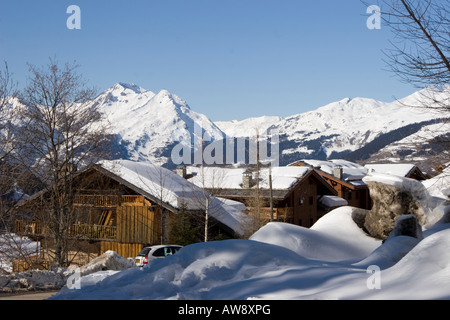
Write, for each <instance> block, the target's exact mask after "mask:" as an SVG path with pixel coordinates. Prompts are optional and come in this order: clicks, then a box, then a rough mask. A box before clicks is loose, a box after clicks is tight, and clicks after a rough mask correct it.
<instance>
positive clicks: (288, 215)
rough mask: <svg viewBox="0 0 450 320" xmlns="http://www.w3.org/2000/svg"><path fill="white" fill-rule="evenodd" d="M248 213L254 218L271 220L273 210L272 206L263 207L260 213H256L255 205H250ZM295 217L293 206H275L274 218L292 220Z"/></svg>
mask: <svg viewBox="0 0 450 320" xmlns="http://www.w3.org/2000/svg"><path fill="white" fill-rule="evenodd" d="M248 214H249V215H250V216H252V217H254V218H258V219H262V220H266V221H270V218H271V212H270V208H268V207H263V208H260V211H259V213H255V209H254V208H253V207H248ZM292 217H293V208H291V207H286V208H273V219H274V221H279V222H285V221H290V220H291V219H292Z"/></svg>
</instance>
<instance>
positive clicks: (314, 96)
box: [0, 0, 416, 121]
mask: <svg viewBox="0 0 450 320" xmlns="http://www.w3.org/2000/svg"><path fill="white" fill-rule="evenodd" d="M373 2H374V4H376V2H377V1H376V0H374V1H373ZM69 5H78V6H79V7H80V9H81V30H69V29H68V28H67V26H66V21H67V19H68V18H69V17H70V14H68V13H66V10H67V7H68V6H69ZM366 9H367V7H366V6H365V5H364V4H363V3H362V2H361V1H360V0H345V1H336V0H318V1H301V0H277V1H274V0H270V1H269V0H239V1H236V0H221V1H219V0H164V1H153V0H145V1H144V0H131V1H123V0H122V1H116V0H109V1H105V0H70V1H65V0H53V1H51V0H40V1H23V0H15V1H2V2H1V3H0V60H5V61H6V62H7V63H8V65H9V68H10V70H11V72H13V74H14V78H15V80H16V81H18V82H19V84H20V85H21V86H23V85H24V84H25V82H26V77H27V75H28V67H27V65H26V63H27V62H28V63H31V64H33V65H37V66H42V65H45V64H47V63H48V61H49V57H54V58H56V59H57V60H58V61H59V62H71V61H74V60H76V62H77V63H78V64H79V65H80V68H79V69H78V71H79V72H80V73H81V74H82V75H83V76H84V78H85V79H86V80H88V81H89V84H90V85H92V86H95V87H96V88H97V89H98V91H99V92H100V91H103V90H105V89H107V88H109V87H111V86H112V85H114V84H115V83H117V82H130V83H135V84H137V85H140V86H141V87H143V88H145V89H149V90H151V91H154V92H158V91H159V90H161V89H167V90H169V91H170V92H172V93H174V94H176V95H178V96H180V97H181V98H182V99H184V100H186V101H187V103H188V104H189V105H190V106H191V108H192V109H194V110H195V111H197V112H201V113H204V114H206V115H207V116H209V117H210V118H211V119H212V120H214V121H217V120H233V119H236V120H242V119H245V118H248V117H256V116H262V115H278V116H282V117H286V116H290V115H294V114H298V113H302V112H305V111H309V110H313V109H316V108H317V107H320V106H323V105H325V104H328V103H330V102H333V101H337V100H341V99H343V98H345V97H350V98H354V97H367V98H374V99H378V100H382V101H393V100H394V98H395V97H397V98H401V97H404V96H407V95H409V94H411V93H412V92H414V91H415V90H416V89H415V88H413V87H412V86H409V85H406V84H403V83H401V82H400V81H399V80H398V79H397V78H395V77H394V75H393V74H392V73H390V72H388V71H387V70H386V65H385V63H384V62H383V54H382V52H381V50H383V49H387V48H388V47H389V42H388V41H389V39H390V38H392V33H391V32H390V30H389V29H388V28H387V27H386V26H384V25H382V26H381V30H369V29H368V28H367V26H366V21H367V19H368V16H369V15H368V14H367V13H366Z"/></svg>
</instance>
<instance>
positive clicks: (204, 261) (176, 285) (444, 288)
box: [52, 207, 450, 300]
mask: <svg viewBox="0 0 450 320" xmlns="http://www.w3.org/2000/svg"><path fill="white" fill-rule="evenodd" d="M447 208H448V207H447ZM353 211H354V209H353V208H351V207H342V208H339V209H336V210H334V211H333V212H331V213H330V214H328V215H326V216H325V217H324V218H322V219H321V220H319V221H318V222H317V223H316V224H315V225H314V226H313V227H312V228H311V229H306V228H303V227H298V226H294V225H290V224H284V223H270V224H268V225H266V226H265V227H263V228H262V229H260V230H259V231H258V232H256V233H255V234H254V235H253V236H252V237H251V239H250V240H226V241H218V242H208V243H200V244H193V245H190V246H187V247H184V248H183V249H182V250H180V251H179V252H178V253H177V254H176V255H173V256H170V257H167V258H165V259H160V260H156V261H153V262H151V263H150V264H149V265H148V266H146V267H144V268H142V269H138V268H130V269H127V270H124V271H119V272H100V273H93V274H90V275H89V276H86V277H82V278H81V289H68V288H67V287H65V288H63V289H62V290H61V291H60V293H59V294H58V295H56V296H54V297H53V298H52V299H83V300H90V299H120V300H127V299H170V300H173V299H186V300H194V299H195V300H197V299H201V300H243V299H251V300H257V299H263V300H285V299H408V300H409V299H449V298H450V250H449V248H450V224H449V223H436V224H435V225H434V226H433V227H432V228H430V229H429V230H425V231H424V238H423V239H422V240H421V241H419V240H418V239H416V238H412V237H407V236H398V237H394V238H391V239H388V240H387V241H385V243H384V244H382V243H381V241H378V240H374V239H373V238H370V237H368V236H367V235H366V234H365V233H364V232H363V231H362V230H361V229H360V228H359V227H358V226H357V225H356V224H355V223H354V221H353V219H352V213H353ZM379 270H380V271H379Z"/></svg>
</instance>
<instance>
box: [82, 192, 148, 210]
mask: <svg viewBox="0 0 450 320" xmlns="http://www.w3.org/2000/svg"><path fill="white" fill-rule="evenodd" d="M73 203H74V205H75V206H92V207H116V206H119V205H121V204H144V197H143V196H141V195H103V194H77V195H75V199H74V202H73Z"/></svg>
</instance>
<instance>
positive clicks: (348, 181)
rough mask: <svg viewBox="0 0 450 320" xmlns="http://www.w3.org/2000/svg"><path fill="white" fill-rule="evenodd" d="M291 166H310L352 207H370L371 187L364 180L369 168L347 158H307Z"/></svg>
mask: <svg viewBox="0 0 450 320" xmlns="http://www.w3.org/2000/svg"><path fill="white" fill-rule="evenodd" d="M289 166H291V167H310V168H312V170H314V171H315V172H317V173H318V174H319V175H320V176H322V177H323V178H324V179H325V180H326V181H328V182H329V183H330V185H331V186H332V187H333V189H334V190H335V191H336V192H337V196H338V197H340V198H342V199H345V200H346V201H347V204H348V205H349V206H352V207H357V208H362V209H370V208H371V206H372V205H371V200H370V195H369V188H368V187H367V184H366V183H365V182H364V181H363V180H362V179H363V178H364V176H365V175H366V174H367V168H365V167H363V166H361V165H358V164H356V163H353V162H350V161H347V160H341V159H339V160H328V161H326V160H312V159H305V160H300V161H297V162H294V163H291V164H290V165H289Z"/></svg>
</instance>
